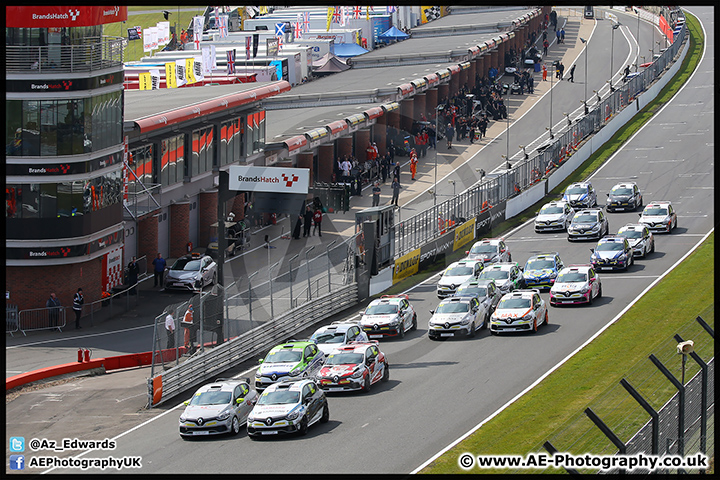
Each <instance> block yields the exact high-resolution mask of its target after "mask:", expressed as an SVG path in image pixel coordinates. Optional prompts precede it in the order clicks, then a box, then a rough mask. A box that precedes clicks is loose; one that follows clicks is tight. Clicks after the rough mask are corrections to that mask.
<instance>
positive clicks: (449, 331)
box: [428, 297, 490, 340]
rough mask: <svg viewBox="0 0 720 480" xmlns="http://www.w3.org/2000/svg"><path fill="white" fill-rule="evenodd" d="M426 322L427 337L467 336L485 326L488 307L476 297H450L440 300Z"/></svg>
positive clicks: (488, 315)
mask: <svg viewBox="0 0 720 480" xmlns="http://www.w3.org/2000/svg"><path fill="white" fill-rule="evenodd" d="M430 313H431V314H432V317H431V318H430V321H429V322H428V337H430V340H435V339H436V338H445V337H454V336H459V335H462V336H467V337H474V336H475V333H476V332H477V331H478V330H480V329H482V328H486V327H487V322H488V318H489V317H490V309H489V308H488V306H487V305H486V304H481V303H480V301H478V299H477V297H450V298H446V299H443V300H441V301H440V303H439V304H438V306H437V308H435V310H430Z"/></svg>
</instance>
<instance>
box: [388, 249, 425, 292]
mask: <svg viewBox="0 0 720 480" xmlns="http://www.w3.org/2000/svg"><path fill="white" fill-rule="evenodd" d="M419 265H420V249H419V248H417V249H415V250H413V251H412V252H410V253H408V254H406V255H403V256H402V257H400V258H398V259H397V260H395V266H394V267H393V284H396V283H397V282H399V281H400V280H404V279H406V278H407V277H409V276H410V275H414V274H416V273H417V272H418V266H419Z"/></svg>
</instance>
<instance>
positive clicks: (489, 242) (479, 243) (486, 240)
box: [473, 238, 505, 246]
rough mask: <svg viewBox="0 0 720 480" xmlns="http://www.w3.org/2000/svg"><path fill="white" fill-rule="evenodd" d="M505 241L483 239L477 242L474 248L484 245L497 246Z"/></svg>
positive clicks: (501, 239) (500, 239) (502, 239)
mask: <svg viewBox="0 0 720 480" xmlns="http://www.w3.org/2000/svg"><path fill="white" fill-rule="evenodd" d="M504 241H505V239H504V238H483V239H482V240H479V241H477V242H475V244H474V245H473V246H475V245H482V244H486V245H496V244H498V243H500V242H504Z"/></svg>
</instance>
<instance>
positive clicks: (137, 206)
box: [124, 170, 162, 220]
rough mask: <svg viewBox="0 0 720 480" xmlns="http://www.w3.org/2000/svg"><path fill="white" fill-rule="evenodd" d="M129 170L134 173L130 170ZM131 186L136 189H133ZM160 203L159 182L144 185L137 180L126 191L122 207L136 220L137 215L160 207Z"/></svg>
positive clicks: (160, 191)
mask: <svg viewBox="0 0 720 480" xmlns="http://www.w3.org/2000/svg"><path fill="white" fill-rule="evenodd" d="M130 172H131V174H132V175H134V173H132V170H130ZM136 180H137V179H136ZM132 187H135V189H136V190H135V191H133V188H132ZM160 205H162V185H161V184H159V183H151V184H148V185H145V184H144V183H142V182H140V181H139V180H137V181H136V182H134V183H133V184H132V186H131V188H130V191H128V201H127V203H125V204H124V207H125V211H126V212H127V213H129V214H130V215H131V216H132V218H133V220H137V219H138V217H139V216H142V215H145V214H147V213H150V212H152V211H154V210H158V209H159V208H161V207H160Z"/></svg>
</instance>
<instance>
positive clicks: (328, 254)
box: [298, 240, 337, 293]
mask: <svg viewBox="0 0 720 480" xmlns="http://www.w3.org/2000/svg"><path fill="white" fill-rule="evenodd" d="M335 242H337V240H333V241H332V242H330V243H329V244H328V246H327V247H325V255H326V256H327V272H328V293H330V290H331V288H330V247H332V246H333V245H335ZM298 255H300V254H298Z"/></svg>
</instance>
